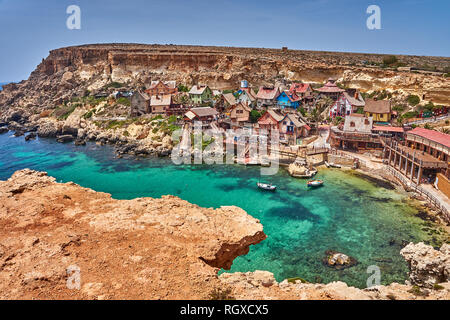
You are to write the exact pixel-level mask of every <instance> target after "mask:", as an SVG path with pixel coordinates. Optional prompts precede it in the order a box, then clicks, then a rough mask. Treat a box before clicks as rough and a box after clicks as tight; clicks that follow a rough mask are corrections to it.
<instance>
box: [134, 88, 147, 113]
mask: <svg viewBox="0 0 450 320" xmlns="http://www.w3.org/2000/svg"><path fill="white" fill-rule="evenodd" d="M130 101H131V113H130V115H131V116H132V117H139V116H141V115H143V114H146V113H150V97H149V96H148V94H146V93H145V92H141V91H135V92H134V93H133V95H132V96H131V99H130Z"/></svg>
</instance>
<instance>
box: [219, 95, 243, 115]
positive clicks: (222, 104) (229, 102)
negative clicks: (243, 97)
mask: <svg viewBox="0 0 450 320" xmlns="http://www.w3.org/2000/svg"><path fill="white" fill-rule="evenodd" d="M237 103H238V102H237V101H236V98H235V97H234V95H233V94H232V93H224V94H222V95H221V97H220V100H219V101H217V103H216V104H215V105H214V107H215V108H216V110H217V111H219V112H228V111H229V110H230V109H231V108H232V107H234V106H235V105H236V104H237Z"/></svg>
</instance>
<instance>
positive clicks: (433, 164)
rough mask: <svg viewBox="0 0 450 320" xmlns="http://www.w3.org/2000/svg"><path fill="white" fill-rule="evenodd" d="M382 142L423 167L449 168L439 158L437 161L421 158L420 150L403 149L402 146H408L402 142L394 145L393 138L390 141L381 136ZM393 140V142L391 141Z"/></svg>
mask: <svg viewBox="0 0 450 320" xmlns="http://www.w3.org/2000/svg"><path fill="white" fill-rule="evenodd" d="M381 141H382V144H383V145H384V146H385V147H386V146H387V147H388V148H390V149H392V150H393V151H394V152H397V153H398V154H400V155H401V156H403V157H405V158H406V159H408V160H411V162H415V163H417V164H418V165H419V164H420V165H421V166H422V167H425V168H444V169H445V168H447V164H446V163H445V162H443V161H440V160H437V159H436V161H424V160H422V159H420V158H421V157H422V156H421V152H420V151H419V150H417V151H415V153H413V154H411V153H410V152H408V151H407V150H403V149H402V147H405V148H407V147H406V146H404V145H402V144H395V145H392V141H395V140H392V139H390V140H389V141H388V139H383V138H381ZM389 142H391V143H389ZM398 146H400V148H398Z"/></svg>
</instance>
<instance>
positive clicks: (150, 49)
mask: <svg viewBox="0 0 450 320" xmlns="http://www.w3.org/2000/svg"><path fill="white" fill-rule="evenodd" d="M398 58H399V60H400V61H402V62H403V63H405V64H407V65H424V64H427V65H429V66H431V67H436V68H438V69H441V70H443V69H445V68H446V67H448V66H450V58H441V57H416V56H398ZM382 60H383V55H375V54H357V53H336V52H314V51H298V50H275V49H257V48H230V47H200V46H176V45H138V44H98V45H84V46H76V47H67V48H61V49H57V50H53V51H51V52H50V55H49V56H48V57H47V58H46V59H44V60H43V61H42V63H41V64H40V65H39V66H38V67H37V68H36V70H35V71H33V72H32V74H31V76H30V78H29V79H28V80H26V81H23V82H21V83H19V84H10V85H6V86H5V87H4V90H3V91H2V92H0V107H1V106H9V105H14V106H24V107H25V106H45V107H49V106H53V105H55V104H59V103H61V102H63V101H64V100H67V99H69V98H71V97H73V96H82V95H83V94H84V93H85V92H86V90H90V91H95V90H99V89H101V88H102V87H104V86H105V85H106V84H107V83H110V82H112V81H114V82H120V83H126V84H128V85H129V86H130V87H134V88H136V87H141V86H148V85H149V83H150V81H151V80H157V79H161V80H168V79H171V80H177V81H178V82H180V83H184V84H187V85H192V84H196V83H205V84H208V85H209V86H211V87H212V88H217V89H229V88H236V87H237V86H238V85H239V80H242V79H247V80H248V81H249V82H250V84H252V85H253V86H258V85H263V84H274V83H277V82H280V83H283V82H286V81H288V82H289V81H304V82H324V81H325V80H326V79H328V78H329V77H334V78H337V79H339V80H340V81H341V82H342V83H343V84H345V85H347V86H349V87H355V88H359V89H361V90H363V91H371V90H382V89H387V90H390V91H391V92H396V94H397V95H401V96H405V95H407V94H417V95H419V96H420V97H423V96H425V100H427V101H432V102H434V103H441V104H447V105H448V104H449V103H450V98H449V97H450V79H449V78H445V77H443V76H438V75H429V74H421V73H411V72H397V71H394V70H387V69H381V68H378V67H376V68H375V67H367V66H365V65H364V64H363V61H371V62H380V61H382Z"/></svg>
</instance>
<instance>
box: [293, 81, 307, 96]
mask: <svg viewBox="0 0 450 320" xmlns="http://www.w3.org/2000/svg"><path fill="white" fill-rule="evenodd" d="M308 88H309V83H293V84H291V87H290V88H289V93H291V94H292V93H305V92H306V90H308Z"/></svg>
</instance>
